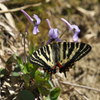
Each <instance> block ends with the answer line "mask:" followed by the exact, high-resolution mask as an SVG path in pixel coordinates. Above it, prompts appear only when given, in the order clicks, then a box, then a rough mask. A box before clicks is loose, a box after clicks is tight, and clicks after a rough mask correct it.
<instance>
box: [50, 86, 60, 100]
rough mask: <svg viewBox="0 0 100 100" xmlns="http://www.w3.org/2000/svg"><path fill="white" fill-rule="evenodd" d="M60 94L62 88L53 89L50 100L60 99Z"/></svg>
mask: <svg viewBox="0 0 100 100" xmlns="http://www.w3.org/2000/svg"><path fill="white" fill-rule="evenodd" d="M59 94H60V88H59V87H58V88H55V89H53V90H52V91H51V92H50V98H51V100H56V99H57V98H58V96H59Z"/></svg>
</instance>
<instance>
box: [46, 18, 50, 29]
mask: <svg viewBox="0 0 100 100" xmlns="http://www.w3.org/2000/svg"><path fill="white" fill-rule="evenodd" d="M46 21H47V23H48V25H49V29H51V25H50V22H49V19H46Z"/></svg>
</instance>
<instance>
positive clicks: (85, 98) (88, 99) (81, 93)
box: [74, 88, 89, 100]
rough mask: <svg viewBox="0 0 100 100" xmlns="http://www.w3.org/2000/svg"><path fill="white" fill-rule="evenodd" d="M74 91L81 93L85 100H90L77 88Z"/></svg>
mask: <svg viewBox="0 0 100 100" xmlns="http://www.w3.org/2000/svg"><path fill="white" fill-rule="evenodd" d="M74 90H75V91H76V92H77V93H79V94H80V95H81V96H82V97H83V98H84V99H86V100H89V99H88V98H87V97H86V96H85V95H83V94H82V93H81V92H80V91H79V90H77V89H76V88H74Z"/></svg>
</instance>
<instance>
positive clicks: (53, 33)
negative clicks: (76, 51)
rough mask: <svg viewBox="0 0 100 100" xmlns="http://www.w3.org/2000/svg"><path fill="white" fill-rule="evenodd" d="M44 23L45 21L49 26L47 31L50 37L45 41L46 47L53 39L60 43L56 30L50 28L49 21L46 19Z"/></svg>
mask: <svg viewBox="0 0 100 100" xmlns="http://www.w3.org/2000/svg"><path fill="white" fill-rule="evenodd" d="M46 21H47V23H48V25H49V29H50V30H49V37H50V39H49V40H48V41H47V44H46V45H48V44H50V43H51V42H52V40H53V39H55V40H56V41H57V42H62V40H61V39H60V38H58V35H59V31H58V29H53V28H51V26H50V22H49V20H48V19H46Z"/></svg>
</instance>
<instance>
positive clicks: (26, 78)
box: [22, 74, 30, 86]
mask: <svg viewBox="0 0 100 100" xmlns="http://www.w3.org/2000/svg"><path fill="white" fill-rule="evenodd" d="M22 78H23V80H24V81H25V84H26V86H29V82H30V76H29V75H28V74H25V75H23V76H22Z"/></svg>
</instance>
